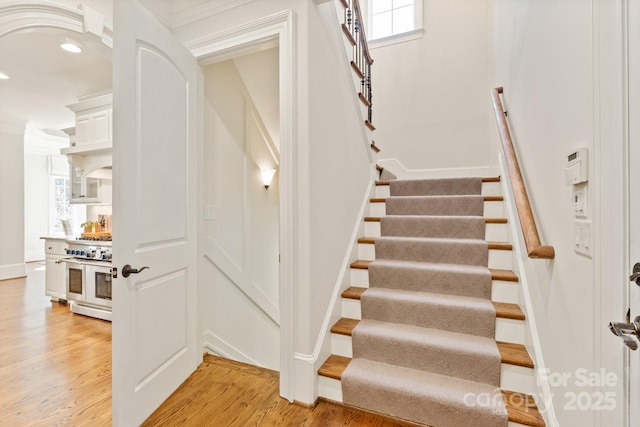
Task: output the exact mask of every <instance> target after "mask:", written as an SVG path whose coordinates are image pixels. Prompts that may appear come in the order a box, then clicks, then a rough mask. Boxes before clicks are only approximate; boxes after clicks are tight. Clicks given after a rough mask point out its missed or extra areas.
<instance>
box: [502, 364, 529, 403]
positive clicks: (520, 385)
mask: <svg viewBox="0 0 640 427" xmlns="http://www.w3.org/2000/svg"><path fill="white" fill-rule="evenodd" d="M500 388H502V389H504V390H511V391H519V392H520V393H526V394H530V395H535V394H536V392H537V390H536V376H535V370H534V369H531V368H525V367H524V366H515V365H506V364H504V363H503V364H502V370H501V372H500Z"/></svg>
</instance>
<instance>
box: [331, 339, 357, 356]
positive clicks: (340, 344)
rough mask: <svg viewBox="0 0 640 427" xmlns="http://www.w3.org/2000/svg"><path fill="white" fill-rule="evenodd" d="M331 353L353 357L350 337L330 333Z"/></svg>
mask: <svg viewBox="0 0 640 427" xmlns="http://www.w3.org/2000/svg"><path fill="white" fill-rule="evenodd" d="M331 354H335V355H336V356H344V357H351V358H353V347H352V346H351V337H350V336H348V335H341V334H331Z"/></svg>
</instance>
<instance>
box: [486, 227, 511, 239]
mask: <svg viewBox="0 0 640 427" xmlns="http://www.w3.org/2000/svg"><path fill="white" fill-rule="evenodd" d="M484 239H485V240H487V241H489V242H508V241H509V227H508V224H486V227H485V232H484Z"/></svg>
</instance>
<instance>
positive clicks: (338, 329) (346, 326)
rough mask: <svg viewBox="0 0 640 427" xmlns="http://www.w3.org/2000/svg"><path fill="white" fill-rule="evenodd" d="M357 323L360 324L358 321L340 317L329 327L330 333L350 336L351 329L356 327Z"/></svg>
mask: <svg viewBox="0 0 640 427" xmlns="http://www.w3.org/2000/svg"><path fill="white" fill-rule="evenodd" d="M358 323H360V321H359V320H358V319H349V318H346V317H342V318H340V319H338V321H337V322H336V323H334V324H333V326H332V327H331V333H332V334H338V335H347V336H351V331H353V328H355V327H356V326H358Z"/></svg>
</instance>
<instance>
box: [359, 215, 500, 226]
mask: <svg viewBox="0 0 640 427" xmlns="http://www.w3.org/2000/svg"><path fill="white" fill-rule="evenodd" d="M364 222H380V217H379V216H365V217H364ZM484 222H485V223H486V224H506V223H507V222H508V220H507V218H485V219H484Z"/></svg>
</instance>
